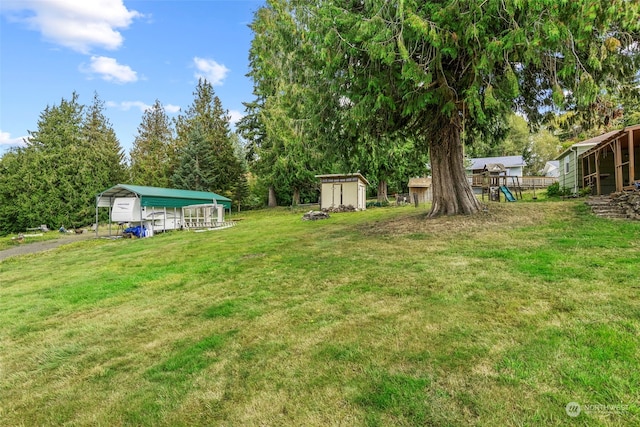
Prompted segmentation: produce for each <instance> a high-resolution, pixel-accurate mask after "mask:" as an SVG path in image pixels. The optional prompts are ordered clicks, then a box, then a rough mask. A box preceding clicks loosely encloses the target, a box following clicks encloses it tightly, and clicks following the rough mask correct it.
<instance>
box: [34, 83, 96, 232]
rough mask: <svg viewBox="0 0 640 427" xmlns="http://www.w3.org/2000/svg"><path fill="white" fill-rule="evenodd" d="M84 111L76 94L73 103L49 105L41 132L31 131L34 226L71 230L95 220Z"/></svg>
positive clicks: (38, 130) (61, 102)
mask: <svg viewBox="0 0 640 427" xmlns="http://www.w3.org/2000/svg"><path fill="white" fill-rule="evenodd" d="M83 108H84V106H82V105H80V104H79V103H78V95H77V93H75V92H74V93H73V94H72V97H71V100H66V99H62V100H61V101H60V104H59V105H57V106H53V107H50V106H47V107H46V108H45V110H44V111H43V112H42V113H41V114H40V119H39V120H38V129H37V130H36V131H29V137H28V138H27V140H26V145H27V147H26V148H25V149H24V150H23V151H22V153H23V154H24V155H25V156H26V158H25V160H26V162H27V164H28V165H29V168H32V169H33V175H34V176H33V178H32V181H31V188H30V193H29V197H30V203H31V212H30V217H31V218H30V222H31V223H32V224H33V225H31V226H34V225H37V224H47V225H48V226H50V227H55V228H57V227H60V226H61V225H65V226H66V227H71V226H79V225H84V224H86V223H88V222H89V221H91V217H90V216H89V214H88V213H89V211H90V210H92V209H91V208H90V207H89V206H95V194H96V192H93V191H91V193H92V194H90V195H89V194H88V192H87V189H86V187H85V186H86V184H87V176H88V175H89V174H90V171H88V169H89V170H90V169H91V165H90V164H89V162H88V161H87V159H86V155H87V150H86V149H85V148H86V144H84V141H83V132H82V125H83V114H82V113H83ZM102 189H103V188H101V189H100V190H102ZM89 191H90V190H89ZM98 191H99V190H98ZM92 202H93V203H92ZM89 203H91V205H88V204H89Z"/></svg>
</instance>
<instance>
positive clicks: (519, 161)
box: [467, 156, 527, 170]
mask: <svg viewBox="0 0 640 427" xmlns="http://www.w3.org/2000/svg"><path fill="white" fill-rule="evenodd" d="M469 160H470V161H471V165H470V166H467V170H476V169H484V167H485V165H489V164H496V163H499V164H502V165H503V166H504V167H505V168H516V167H521V166H526V165H527V164H526V163H525V162H524V159H523V158H522V156H502V157H479V158H476V159H469Z"/></svg>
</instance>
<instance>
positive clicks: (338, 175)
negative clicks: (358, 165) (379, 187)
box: [316, 172, 369, 185]
mask: <svg viewBox="0 0 640 427" xmlns="http://www.w3.org/2000/svg"><path fill="white" fill-rule="evenodd" d="M353 177H356V178H359V179H361V180H362V181H364V183H365V184H367V185H369V181H367V179H366V178H365V177H364V176H362V174H361V173H360V172H355V173H330V174H326V175H316V178H320V179H323V178H333V179H340V178H353Z"/></svg>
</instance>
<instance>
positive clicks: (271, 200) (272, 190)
mask: <svg viewBox="0 0 640 427" xmlns="http://www.w3.org/2000/svg"><path fill="white" fill-rule="evenodd" d="M277 206H278V201H277V200H276V189H275V188H273V185H270V186H269V207H270V208H275V207H277Z"/></svg>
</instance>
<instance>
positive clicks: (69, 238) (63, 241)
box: [0, 232, 96, 261]
mask: <svg viewBox="0 0 640 427" xmlns="http://www.w3.org/2000/svg"><path fill="white" fill-rule="evenodd" d="M95 237H96V235H95V232H94V233H83V234H66V235H64V236H60V238H59V239H55V240H45V241H43V242H33V243H24V244H22V245H18V246H15V247H13V248H9V249H5V250H2V251H0V261H2V260H3V259H6V258H9V257H13V256H19V255H26V254H34V253H38V252H44V251H48V250H50V249H54V248H57V247H59V246H62V245H67V244H69V243H73V242H77V241H79V240H86V239H92V238H95Z"/></svg>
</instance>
